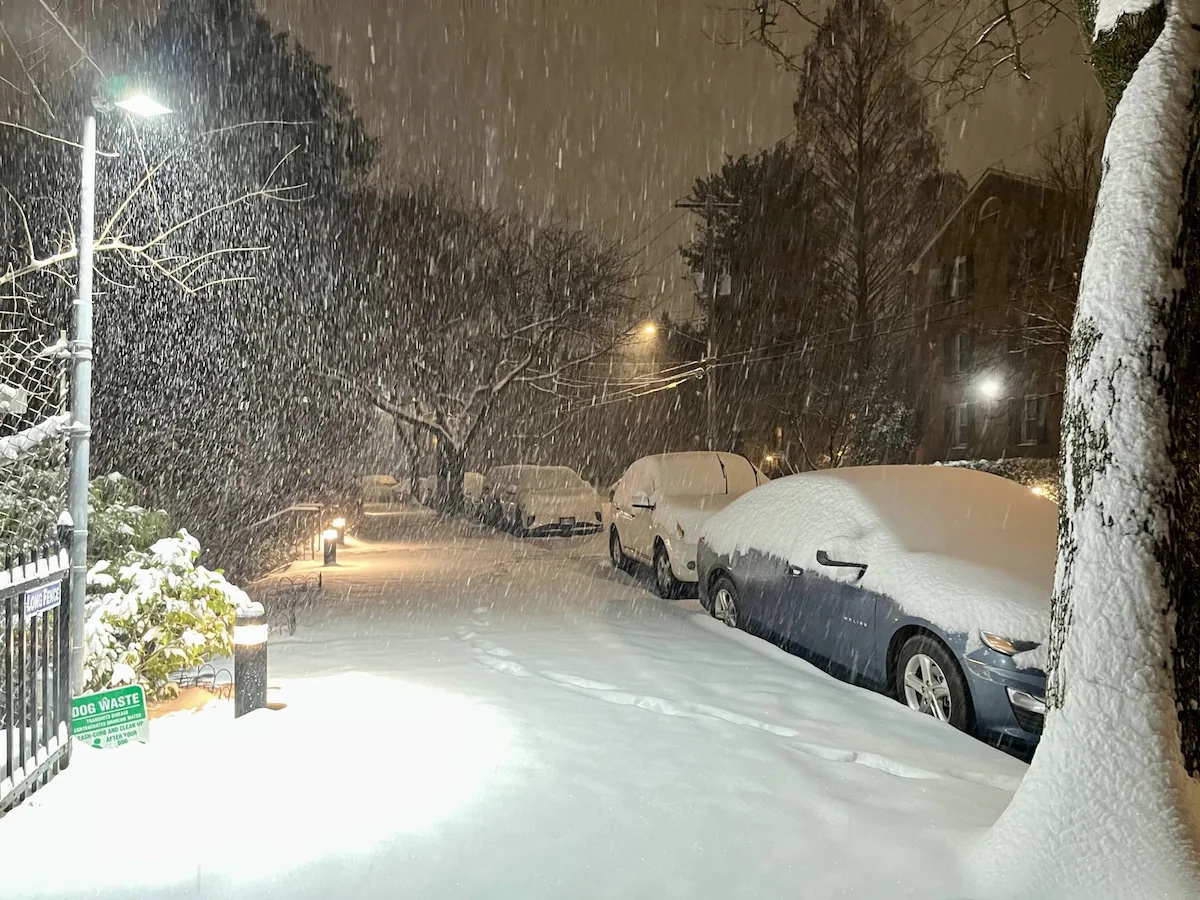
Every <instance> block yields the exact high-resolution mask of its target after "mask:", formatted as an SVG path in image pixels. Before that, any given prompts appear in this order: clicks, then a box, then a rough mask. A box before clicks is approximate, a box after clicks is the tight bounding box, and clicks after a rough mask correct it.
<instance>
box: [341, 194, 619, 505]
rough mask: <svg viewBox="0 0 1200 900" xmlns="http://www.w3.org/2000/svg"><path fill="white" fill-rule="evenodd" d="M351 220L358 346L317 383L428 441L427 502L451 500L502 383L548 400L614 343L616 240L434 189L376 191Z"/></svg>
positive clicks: (457, 501)
mask: <svg viewBox="0 0 1200 900" xmlns="http://www.w3.org/2000/svg"><path fill="white" fill-rule="evenodd" d="M355 203H356V204H358V205H359V206H360V209H364V210H371V211H370V212H368V213H367V217H366V219H365V220H364V221H363V223H362V225H363V228H364V229H365V231H366V233H371V234H390V235H396V239H395V240H393V241H389V242H387V243H385V244H382V245H375V246H370V245H367V247H368V249H367V250H366V259H364V260H363V262H362V264H361V265H362V267H363V268H364V269H365V270H367V271H373V272H374V273H375V276H374V278H373V279H372V284H371V285H370V286H369V287H368V289H367V290H368V292H369V299H368V301H367V304H366V306H365V310H364V311H365V316H364V317H363V319H362V320H361V321H359V322H357V323H355V324H354V325H353V326H352V330H351V332H350V333H351V334H353V335H354V336H353V337H352V338H351V340H352V341H354V342H355V343H356V344H358V342H359V341H360V340H366V339H367V338H368V337H369V339H370V342H371V348H370V349H369V350H366V351H365V352H364V350H363V348H362V347H361V345H359V346H356V347H355V354H354V356H347V357H346V363H344V364H343V365H341V366H339V367H336V368H335V369H333V370H332V371H331V372H330V377H332V378H333V380H334V381H335V382H336V383H338V384H340V385H341V386H342V387H343V388H345V389H347V390H350V391H352V392H353V393H354V394H356V395H357V396H360V397H361V398H363V399H364V400H366V401H367V402H369V403H370V404H372V405H374V406H375V407H376V408H378V409H380V410H382V411H383V412H385V413H387V414H389V415H391V416H393V417H394V418H395V419H396V420H397V421H399V422H404V423H406V424H407V425H410V426H412V427H414V428H417V429H420V430H421V431H423V432H425V433H426V434H428V435H430V436H432V437H433V438H434V439H436V450H437V459H438V477H439V479H438V480H439V493H438V502H439V505H440V506H442V507H443V508H444V509H446V510H447V511H457V510H458V509H459V508H460V507H461V504H462V475H463V471H464V467H465V459H466V453H467V451H468V450H469V449H470V448H471V446H472V444H473V442H474V440H475V439H476V437H477V435H478V434H479V433H480V429H481V427H482V426H483V425H484V423H485V422H486V421H487V420H488V418H489V416H490V415H491V414H492V412H493V410H494V409H495V407H496V404H497V403H498V401H499V400H500V399H501V398H502V397H504V396H505V395H506V394H507V393H508V392H509V391H510V390H511V389H512V388H513V387H514V386H517V385H532V386H537V387H541V388H543V389H544V390H546V391H549V392H550V393H551V394H552V399H551V400H550V401H549V402H552V403H554V402H557V401H558V399H559V396H560V395H559V392H558V391H557V387H558V386H559V383H560V380H561V379H563V378H564V376H565V374H566V373H567V372H568V370H570V369H572V368H573V367H576V366H578V365H580V364H582V363H583V362H586V361H589V360H593V359H597V358H599V357H600V356H601V355H602V354H604V353H605V352H607V351H608V350H609V349H610V348H611V347H612V346H613V345H614V344H615V343H616V342H618V341H619V340H621V339H622V337H623V336H624V334H625V331H626V328H627V326H626V325H625V324H624V323H623V321H622V313H623V311H624V309H625V308H626V304H627V302H628V300H629V298H628V297H627V296H626V294H625V292H624V289H625V285H626V281H627V270H626V268H625V261H624V259H623V258H622V256H621V255H620V252H619V250H618V249H617V248H615V247H613V246H610V245H607V244H603V243H601V242H599V241H597V240H595V239H593V238H592V237H590V236H589V235H587V234H586V233H584V232H581V231H578V230H575V229H570V228H566V227H563V226H550V227H534V226H531V225H529V224H527V223H525V222H524V221H522V220H520V219H518V218H516V217H508V216H503V215H500V214H498V213H495V212H488V211H485V210H482V209H479V208H476V207H471V206H466V205H464V204H462V203H460V202H459V201H458V200H457V199H456V198H454V197H453V196H452V195H451V194H450V193H449V192H448V191H446V190H444V189H441V188H432V189H416V190H412V191H409V192H405V193H396V194H393V195H392V196H390V197H386V198H382V199H381V201H380V202H379V203H376V204H374V205H372V204H371V203H370V202H369V200H368V199H366V198H358V199H357V200H356V201H355Z"/></svg>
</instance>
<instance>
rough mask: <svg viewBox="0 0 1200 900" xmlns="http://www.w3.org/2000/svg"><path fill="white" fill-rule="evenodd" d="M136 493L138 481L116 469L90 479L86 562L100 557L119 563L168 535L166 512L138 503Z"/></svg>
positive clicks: (169, 527) (168, 521) (169, 526)
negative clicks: (119, 472)
mask: <svg viewBox="0 0 1200 900" xmlns="http://www.w3.org/2000/svg"><path fill="white" fill-rule="evenodd" d="M137 493H138V487H137V484H136V483H135V482H133V481H130V480H129V479H128V478H126V477H125V476H123V475H120V474H118V473H116V472H114V473H113V474H111V475H104V476H101V477H99V478H95V479H93V480H92V483H91V485H90V486H89V488H88V561H89V563H90V562H94V561H97V560H102V559H107V560H109V561H111V562H114V563H116V562H119V561H121V560H123V559H124V558H125V557H126V556H127V555H128V554H129V553H132V552H139V551H146V550H148V549H149V548H150V547H151V545H153V544H154V542H155V541H158V540H160V539H162V538H164V537H167V536H168V535H170V534H171V523H170V520H169V519H168V517H167V514H166V513H165V512H164V511H163V510H161V509H147V508H145V507H143V506H140V505H139V504H138V503H137Z"/></svg>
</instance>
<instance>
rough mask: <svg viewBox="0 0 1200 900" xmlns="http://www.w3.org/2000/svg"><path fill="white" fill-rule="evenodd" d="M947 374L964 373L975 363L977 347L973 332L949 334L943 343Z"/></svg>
mask: <svg viewBox="0 0 1200 900" xmlns="http://www.w3.org/2000/svg"><path fill="white" fill-rule="evenodd" d="M942 353H943V356H944V360H943V362H944V364H945V367H946V374H947V375H963V374H965V373H967V372H970V371H971V367H972V366H973V365H974V364H975V360H974V356H975V347H974V341H973V340H972V336H971V332H969V331H960V332H958V333H957V334H950V335H947V336H946V338H945V342H944V343H943V344H942Z"/></svg>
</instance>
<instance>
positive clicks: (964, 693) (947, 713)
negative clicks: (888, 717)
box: [894, 634, 974, 731]
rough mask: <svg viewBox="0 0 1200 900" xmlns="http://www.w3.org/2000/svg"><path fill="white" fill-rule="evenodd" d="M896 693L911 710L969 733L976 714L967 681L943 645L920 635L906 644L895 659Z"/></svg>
mask: <svg viewBox="0 0 1200 900" xmlns="http://www.w3.org/2000/svg"><path fill="white" fill-rule="evenodd" d="M894 689H895V692H896V698H897V699H898V700H899V701H900V702H901V703H903V704H904V705H906V706H907V707H908V708H909V709H914V710H916V711H917V712H920V713H924V714H925V715H927V716H933V717H934V718H935V719H937V720H938V721H940V722H949V723H950V724H951V725H953V726H954V727H955V728H957V729H958V730H959V731H967V730H969V729H970V727H971V723H972V720H973V718H974V712H973V710H972V709H971V693H970V691H969V690H968V689H967V680H966V678H964V677H963V673H962V670H961V669H960V668H959V667H958V663H957V662H956V661H955V659H954V656H953V655H952V654H951V653H950V651H949V650H947V649H946V646H945V645H944V644H942V643H941V641H938V640H936V639H935V638H933V637H930V636H929V635H927V634H918V635H916V636H915V637H912V638H909V639H908V640H907V641H906V642H905V644H904V646H903V647H901V648H900V655H899V656H898V657H897V659H896V675H895V685H894Z"/></svg>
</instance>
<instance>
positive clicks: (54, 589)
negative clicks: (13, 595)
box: [25, 581, 62, 619]
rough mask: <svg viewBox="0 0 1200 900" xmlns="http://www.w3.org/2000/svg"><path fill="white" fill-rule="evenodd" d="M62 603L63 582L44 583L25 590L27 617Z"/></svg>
mask: <svg viewBox="0 0 1200 900" xmlns="http://www.w3.org/2000/svg"><path fill="white" fill-rule="evenodd" d="M60 603H62V582H61V581H56V582H54V583H53V584H47V585H43V586H42V587H40V588H34V589H33V590H32V591H26V592H25V618H27V619H28V618H29V617H30V616H36V615H37V614H38V613H42V612H45V611H46V610H48V609H54V608H55V607H56V606H58V605H59V604H60Z"/></svg>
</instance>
